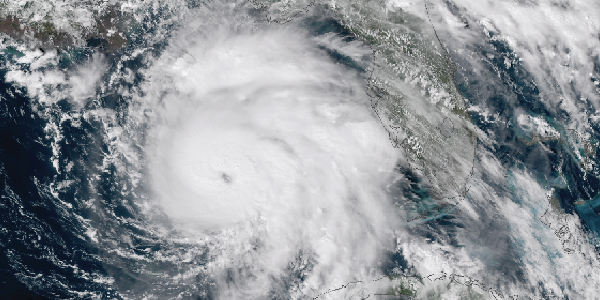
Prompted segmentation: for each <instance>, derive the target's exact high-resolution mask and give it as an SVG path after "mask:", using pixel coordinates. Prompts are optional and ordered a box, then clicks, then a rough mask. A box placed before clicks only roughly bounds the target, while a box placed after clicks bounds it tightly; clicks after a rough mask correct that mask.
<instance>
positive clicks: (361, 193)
mask: <svg viewBox="0 0 600 300" xmlns="http://www.w3.org/2000/svg"><path fill="white" fill-rule="evenodd" d="M199 22H200V21H199ZM233 25H239V24H233ZM233 25H232V24H227V25H223V26H217V27H218V28H213V30H212V32H211V30H207V31H203V32H198V31H194V30H189V31H185V32H183V33H180V35H179V36H176V37H174V42H173V43H172V44H171V46H170V47H169V48H168V49H167V50H166V51H165V53H164V54H163V56H162V57H160V58H159V59H158V60H157V62H155V64H154V67H153V68H152V69H151V70H150V71H149V73H148V78H149V84H148V85H147V87H146V89H147V91H148V93H147V98H148V100H147V101H149V102H155V103H158V104H159V106H160V107H161V108H160V109H159V110H158V111H157V113H156V120H155V121H154V124H153V130H151V133H152V134H151V136H152V137H153V139H152V140H153V142H152V143H150V144H151V145H150V147H149V148H150V149H151V150H150V152H151V155H150V156H151V157H150V162H151V163H150V171H151V175H152V178H153V186H154V192H155V194H156V195H157V199H158V200H159V202H160V204H161V207H162V209H163V210H164V212H165V213H166V215H167V216H169V217H170V219H172V220H173V222H175V223H177V224H180V226H182V227H185V228H193V230H196V231H198V232H212V233H214V232H219V231H223V230H230V229H232V228H237V229H236V230H237V231H235V230H234V233H232V234H233V236H232V235H227V238H225V237H222V239H231V240H236V242H235V243H238V244H237V245H238V246H237V247H232V246H231V244H228V245H229V246H223V247H221V249H220V250H214V252H215V253H217V252H218V253H219V255H220V256H222V258H223V260H222V261H224V262H225V263H224V264H225V266H224V267H223V265H220V267H215V268H216V269H219V268H220V269H226V268H228V267H227V266H235V268H236V270H238V271H236V272H237V275H236V276H234V275H231V274H229V275H228V278H229V279H228V280H232V279H231V278H237V279H236V283H235V288H232V287H231V286H230V285H228V287H225V286H226V284H224V283H223V284H222V287H220V289H222V291H221V293H223V294H222V295H223V296H222V297H226V298H230V297H233V298H237V297H243V298H245V299H252V298H255V297H262V296H264V295H265V294H266V293H270V292H271V293H272V290H273V289H276V288H275V287H274V286H275V285H276V283H275V282H277V280H276V279H277V278H281V277H282V276H284V273H285V272H286V271H285V270H286V269H289V268H290V263H291V262H293V261H295V260H298V257H299V256H301V253H304V257H305V258H306V257H307V256H308V257H309V258H307V259H308V260H310V261H313V263H311V264H309V265H310V266H309V265H307V264H306V263H305V264H304V267H300V268H301V269H302V272H303V274H305V275H306V276H305V280H304V281H303V283H302V284H301V285H299V286H298V287H297V292H298V293H302V294H305V293H307V292H309V291H311V292H316V291H320V290H321V291H322V290H326V289H328V288H331V287H334V286H335V285H336V284H337V285H339V284H345V283H347V282H349V281H351V280H353V279H356V278H358V277H360V276H363V275H365V274H367V273H368V272H372V271H373V270H374V263H375V261H376V259H377V252H378V250H377V249H378V248H379V247H380V246H381V241H382V238H383V236H384V234H385V232H386V229H387V225H386V224H387V221H388V213H387V211H389V210H388V209H386V207H387V205H388V204H387V202H388V197H387V196H386V193H385V192H384V186H385V184H386V183H387V182H388V181H389V179H390V177H391V176H390V175H391V173H392V169H393V167H394V165H395V163H396V161H397V160H398V156H397V155H398V153H397V149H395V148H394V147H393V146H392V144H391V143H390V141H389V137H388V133H387V132H386V131H385V129H384V128H383V127H382V125H381V124H380V123H379V120H378V119H377V117H376V116H375V114H374V112H373V111H372V109H371V107H370V99H369V97H368V96H367V95H366V94H365V91H364V81H363V80H364V78H362V77H361V76H362V75H360V74H359V73H358V72H357V71H355V70H352V69H350V68H347V67H345V66H343V65H341V64H338V63H335V62H334V61H333V60H332V58H331V57H330V56H329V55H328V54H327V53H328V52H327V51H324V50H322V49H323V48H324V47H325V46H323V41H329V43H328V44H329V45H330V46H331V45H337V46H336V47H338V49H334V50H335V51H337V52H345V53H344V54H345V55H347V56H349V57H364V56H365V55H368V54H369V53H370V52H369V49H368V48H367V47H364V46H360V47H359V46H356V45H351V46H349V44H348V43H347V42H344V41H342V39H341V38H336V37H334V36H331V35H329V36H328V37H327V38H318V37H310V35H309V34H308V33H307V32H306V30H299V29H298V28H294V30H291V29H290V27H293V26H298V25H295V24H290V25H286V26H282V25H265V26H262V25H261V26H255V27H250V26H249V27H248V28H245V29H239V27H236V26H233ZM193 27H194V26H193V25H191V26H190V28H193ZM205 27H206V25H204V27H202V28H205ZM235 28H237V29H235ZM203 30H204V29H203ZM240 228H245V229H244V230H245V231H244V230H242V229H240ZM248 230H250V232H251V233H250V236H252V239H251V238H250V237H249V236H248V235H242V234H241V233H240V232H241V231H244V232H248ZM253 230H254V231H253ZM235 232H237V233H235ZM215 236H219V235H218V234H215ZM221 236H223V235H221ZM256 239H258V240H259V241H260V242H259V243H258V244H260V247H256V246H254V247H248V249H242V248H243V247H244V246H240V245H246V241H247V244H248V245H249V243H251V240H256ZM219 243H221V242H219ZM222 243H225V244H227V243H230V242H227V241H222ZM217 244H218V243H217ZM254 245H256V243H255V244H254ZM213 246H214V245H213ZM214 247H217V246H214ZM217 248H218V247H217ZM248 257H251V259H250V260H249V259H248ZM216 272H219V271H218V270H217V271H216ZM230 273H231V272H230ZM234 273H235V272H234ZM248 274H251V275H248ZM293 289H294V288H292V290H293ZM225 295H227V296H225Z"/></svg>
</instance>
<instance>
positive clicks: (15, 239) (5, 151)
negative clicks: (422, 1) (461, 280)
mask: <svg viewBox="0 0 600 300" xmlns="http://www.w3.org/2000/svg"><path fill="white" fill-rule="evenodd" d="M148 24H150V23H148ZM306 24H307V25H306V26H307V27H309V28H310V29H312V30H313V31H314V34H323V33H326V32H335V33H338V34H341V35H344V36H346V38H347V39H352V38H353V37H352V36H351V35H350V34H349V32H348V31H347V30H345V29H344V27H343V26H342V25H340V24H339V23H337V22H335V21H333V20H331V19H326V20H323V19H307V21H306ZM142 30H146V31H148V32H151V31H152V28H144V29H142ZM132 40H133V43H132V45H134V46H130V47H137V46H140V45H142V44H143V43H144V42H143V40H135V37H132ZM136 43H137V44H136ZM135 45H137V46H135ZM92 46H94V45H92ZM144 46H146V47H147V46H151V47H150V51H154V52H156V54H159V53H160V52H161V51H162V50H164V47H165V44H164V43H162V44H156V45H144ZM471 47H472V49H471V51H473V52H474V53H477V54H478V55H479V58H481V60H482V61H484V62H485V63H484V64H483V65H484V66H485V68H484V69H481V67H480V65H476V66H475V65H473V64H472V63H471V58H466V57H461V56H459V55H454V56H453V59H454V61H455V63H456V64H457V65H458V68H457V73H456V84H457V85H458V87H459V89H460V91H461V92H462V93H463V95H464V96H465V97H466V98H467V99H468V101H469V103H470V104H471V105H477V106H480V107H485V108H487V109H488V110H489V111H490V112H492V113H491V114H492V115H493V114H495V113H498V117H497V119H495V120H493V121H494V122H489V119H488V121H486V119H485V118H484V117H483V116H481V115H480V114H478V113H477V112H472V113H471V117H472V120H473V123H474V124H475V125H476V126H477V127H479V128H480V129H482V130H484V131H486V132H490V133H493V136H494V139H495V142H496V143H497V144H496V146H494V147H493V148H490V149H488V150H489V151H490V152H491V153H493V154H494V155H495V156H496V157H497V158H498V159H499V160H500V161H502V163H503V166H504V167H505V168H506V169H513V168H517V169H527V170H529V171H530V172H533V174H534V175H535V176H536V179H537V180H538V182H539V183H540V184H541V185H542V186H544V187H554V188H555V190H556V192H555V197H556V198H557V199H558V201H559V203H560V206H561V207H562V209H563V210H564V212H565V213H568V214H578V215H579V216H580V217H581V218H582V219H583V220H584V222H585V225H586V226H587V228H588V230H590V231H592V232H596V233H597V232H600V218H599V217H598V212H599V211H600V200H598V199H600V197H599V192H600V191H599V189H600V182H599V179H598V177H596V176H590V174H587V176H586V174H585V173H584V172H583V171H582V170H581V168H580V166H579V162H578V161H577V160H576V158H575V157H574V155H573V151H574V150H572V149H571V148H570V146H569V145H568V143H567V141H564V140H550V141H544V142H540V143H534V144H530V145H529V144H528V143H527V141H524V140H523V139H520V138H519V132H518V130H519V129H518V128H516V127H515V126H514V125H511V124H514V123H511V120H513V119H514V118H515V115H516V113H517V110H518V109H520V110H524V111H525V112H526V113H528V114H530V115H532V116H537V117H543V118H545V119H546V120H548V122H549V123H550V124H555V126H556V128H557V129H558V130H559V131H560V132H561V134H562V133H565V132H566V130H567V128H564V127H563V126H562V125H561V124H566V123H567V122H568V121H569V116H568V115H565V114H562V113H561V112H560V111H558V112H556V111H554V112H553V111H550V110H548V109H547V108H546V106H545V105H544V103H543V102H542V100H541V97H540V91H539V90H538V88H537V86H536V85H535V81H534V80H533V77H532V76H531V75H530V74H528V72H527V70H526V69H525V68H524V66H522V65H521V64H519V63H515V64H513V65H512V67H511V68H508V69H507V68H506V67H505V65H504V58H505V57H509V58H514V53H513V52H512V51H511V49H510V48H508V46H507V45H505V44H503V43H502V42H499V41H494V40H491V39H489V40H482V41H481V43H480V44H476V45H471ZM324 50H326V52H327V53H328V54H329V55H330V56H331V58H332V59H333V60H335V61H337V62H339V63H342V64H345V65H347V66H349V67H351V68H354V69H357V70H359V71H363V72H364V69H363V67H362V66H361V65H360V64H358V63H356V62H353V61H352V60H351V59H350V58H348V57H345V56H343V55H341V54H339V53H336V52H334V51H328V50H327V49H324ZM95 51H99V50H98V49H94V48H86V49H77V50H69V51H67V52H66V53H67V55H65V58H64V59H63V60H62V61H61V67H64V68H69V67H72V66H73V65H76V64H78V63H79V62H80V61H84V60H85V59H86V58H88V57H90V55H91V54H92V53H94V52H95ZM122 51H123V52H126V51H127V49H124V50H122ZM490 54H492V55H490ZM14 55H15V54H14V53H4V54H1V55H0V57H1V58H2V61H1V63H2V65H0V68H1V70H2V71H0V97H1V100H0V193H1V194H0V196H1V197H2V198H1V199H0V299H67V298H73V299H120V298H121V296H120V295H121V294H127V295H144V294H153V293H154V294H159V295H161V296H162V297H164V298H171V297H176V296H177V295H181V297H182V298H183V299H211V298H213V293H214V291H213V290H212V286H211V285H210V280H208V281H207V279H206V278H196V279H197V280H196V282H197V285H196V286H189V287H187V288H184V289H183V292H182V288H181V287H173V289H172V290H170V289H169V286H161V285H163V281H162V279H161V278H160V277H158V276H151V275H148V274H149V273H151V272H140V270H145V271H148V270H149V271H153V270H154V271H156V272H157V273H160V272H162V273H164V274H170V275H174V274H177V273H178V272H179V271H180V268H181V266H179V265H177V264H175V263H172V264H171V263H168V262H156V263H154V262H152V261H151V262H139V261H135V260H128V259H126V258H124V257H123V256H119V255H116V254H115V253H114V252H111V251H107V249H112V248H113V246H114V244H115V243H116V244H119V243H122V244H126V245H125V246H123V247H128V248H130V249H132V251H133V252H134V253H136V254H138V255H140V256H144V257H147V258H149V259H151V258H152V253H153V252H155V251H157V250H165V251H172V253H176V252H177V251H178V250H176V249H172V248H173V247H172V245H170V244H168V243H167V242H165V241H162V240H160V239H158V238H157V237H155V236H153V235H152V234H151V233H149V232H147V231H145V230H144V229H140V226H139V225H144V224H145V223H144V222H146V220H144V217H143V216H142V215H141V213H140V211H139V208H138V207H137V206H136V194H135V191H134V190H131V188H130V187H128V186H127V184H126V182H125V180H124V178H121V177H119V175H117V174H118V172H116V171H115V168H116V166H114V165H110V164H109V165H108V166H105V165H104V164H103V161H104V159H105V158H106V156H107V155H108V152H109V150H108V145H107V144H106V143H105V140H106V133H105V132H104V127H103V126H104V125H103V124H102V123H101V122H99V121H93V120H92V119H89V118H83V117H81V116H79V119H75V120H74V119H66V120H64V121H58V123H59V124H60V129H59V131H60V132H61V135H62V136H63V138H62V139H60V142H59V143H58V145H55V146H54V148H55V149H56V150H57V151H58V155H57V156H58V158H59V159H58V162H57V166H58V168H55V167H54V166H53V162H52V157H53V145H51V141H52V140H53V139H52V138H47V133H46V131H45V129H44V128H45V126H46V125H47V124H48V120H54V121H57V120H61V116H62V114H64V113H66V112H69V111H71V110H72V107H71V104H70V102H69V101H68V100H66V99H65V100H63V101H59V102H57V103H56V104H54V106H53V107H52V109H51V110H49V111H50V115H49V116H46V118H40V117H39V115H38V113H37V112H35V111H33V108H34V107H36V106H38V105H39V103H36V101H35V100H33V99H30V98H29V97H28V96H27V91H25V90H23V89H22V88H17V87H15V86H14V85H12V84H11V83H7V82H6V78H5V75H6V68H7V66H8V64H9V62H11V60H12V59H13V58H14ZM121 55H122V53H121V52H115V53H110V54H107V60H108V62H109V65H110V68H111V72H119V71H120V69H119V68H123V69H129V70H134V71H136V70H140V69H141V68H143V67H144V65H143V62H142V61H141V58H136V59H132V60H127V61H126V62H125V63H124V64H123V65H122V66H120V67H117V62H119V61H120V60H121V59H120V58H121ZM492 56H493V58H489V57H492ZM474 67H476V68H477V69H478V71H479V73H478V74H475V73H472V72H470V71H468V70H472V69H473V68H474ZM481 74H483V76H482V75H481ZM497 74H500V76H498V75H497ZM134 78H135V79H134V81H133V83H127V82H118V83H115V85H121V86H125V87H126V88H130V89H131V88H134V87H135V85H137V84H139V82H141V81H142V80H143V78H142V77H141V75H140V74H139V73H135V72H134ZM105 80H106V78H105ZM98 99H99V101H92V102H89V103H87V104H86V105H89V106H95V107H102V108H106V109H110V110H114V111H116V112H117V115H118V116H119V118H118V119H119V121H120V122H126V120H127V109H128V99H127V98H126V97H123V96H122V95H120V94H119V93H118V92H116V89H114V90H111V89H108V90H105V91H102V92H99V97H98ZM596 129H597V128H596ZM598 133H599V131H598V130H596V131H594V132H593V134H594V135H593V137H592V138H593V139H595V140H600V136H598ZM141 134H142V135H143V133H141ZM544 147H545V148H549V149H551V151H550V152H548V151H546V150H545V149H544ZM140 152H142V150H141V149H140ZM597 156H598V154H597V151H596V152H594V153H593V154H592V155H591V156H590V157H589V159H592V160H595V161H597V159H598V157H597ZM559 165H560V168H559V167H558V166H559ZM398 172H401V173H403V174H404V175H405V177H406V178H407V179H408V181H407V182H405V183H403V184H402V185H399V186H397V187H395V190H394V191H395V193H396V194H397V195H401V196H402V197H404V198H410V199H414V200H413V201H426V200H427V199H429V198H430V196H429V192H428V187H427V186H423V185H422V184H421V180H420V179H419V178H418V177H417V176H416V175H415V174H413V173H412V172H411V171H410V170H406V169H401V168H399V169H398ZM561 176H562V178H563V180H562V181H560V180H558V181H557V178H559V177H561ZM483 180H484V181H485V180H487V179H486V178H483ZM65 181H70V182H71V184H70V185H68V186H67V187H66V188H61V189H57V191H58V192H57V194H56V195H53V193H52V191H53V187H55V185H56V184H57V183H60V182H65ZM486 183H487V184H488V185H490V186H492V187H495V188H496V189H495V192H496V193H498V194H499V195H505V196H507V197H509V198H511V199H514V201H516V202H518V201H519V198H518V196H517V195H516V194H515V192H514V191H513V190H511V189H510V188H506V186H505V185H501V184H499V183H497V182H493V181H491V180H487V182H486ZM142 185H143V183H142ZM58 199H60V201H59V200H58ZM581 199H586V200H589V199H595V200H594V201H591V202H587V203H585V204H582V205H575V202H576V201H578V200H581ZM540 209H542V210H543V209H544V208H540ZM82 219H85V220H87V222H89V223H90V224H92V225H93V226H92V227H94V228H99V229H100V230H99V233H98V237H99V241H100V242H99V243H94V242H93V241H92V240H91V239H90V237H89V236H88V234H86V229H85V228H86V227H85V225H84V222H83V221H82ZM484 223H485V224H483V227H482V229H481V230H480V231H479V232H478V233H479V234H482V235H483V234H487V235H489V236H490V238H481V236H479V237H478V238H480V239H483V240H486V241H487V242H489V243H490V245H492V246H494V245H495V246H497V247H499V248H502V249H510V248H511V243H513V241H512V240H511V239H510V237H509V233H508V232H509V230H508V228H506V226H505V225H504V223H502V222H501V221H498V220H495V219H494V216H489V220H488V221H486V222H484ZM467 226H482V225H481V224H466V223H464V222H463V221H462V219H461V218H460V216H457V215H453V212H452V211H449V212H448V213H447V214H443V215H441V216H439V217H438V218H435V219H433V220H431V221H429V222H428V223H427V225H426V226H422V227H419V228H412V229H410V230H412V231H413V232H414V233H415V234H418V235H421V236H423V238H427V239H429V240H430V241H431V242H435V241H440V242H441V241H443V242H448V243H449V244H450V245H452V246H454V247H457V248H460V247H462V246H463V245H462V243H463V241H462V240H461V239H460V238H459V237H458V236H457V235H456V230H454V229H457V228H465V227H467ZM120 236H128V237H130V238H129V240H127V241H124V240H119V237H120ZM492 246H490V247H492ZM515 251H516V250H515ZM515 251H512V250H511V251H507V252H503V253H502V254H501V255H498V256H497V257H495V258H493V259H489V260H488V261H487V262H488V264H489V265H488V267H489V268H491V269H494V270H496V271H498V272H502V273H503V274H506V280H510V281H519V280H523V270H522V269H521V268H522V265H520V264H519V262H518V257H519V254H518V253H516V252H515ZM388 254H389V255H388V258H387V259H386V260H384V261H383V262H382V265H381V268H382V269H383V271H384V273H386V274H389V275H392V273H393V272H394V271H393V270H397V269H398V268H399V269H402V270H405V271H406V273H407V274H414V272H415V269H414V268H413V267H412V266H411V265H410V263H409V262H408V261H407V259H406V258H405V257H404V256H403V254H402V253H401V252H390V253H388ZM202 260H206V258H200V261H202ZM298 276H299V274H294V273H293V272H292V273H290V276H289V277H290V279H289V280H291V281H294V280H300V281H301V280H302V278H300V279H297V278H296V277H298ZM100 278H113V279H114V281H112V282H110V281H103V280H100ZM159 286H160V287H159ZM281 286H282V290H285V289H286V283H282V284H281ZM288 288H289V286H288ZM281 295H285V291H283V292H274V293H273V299H284V298H285V297H283V296H281Z"/></svg>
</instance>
